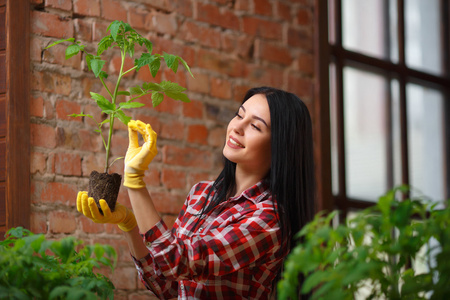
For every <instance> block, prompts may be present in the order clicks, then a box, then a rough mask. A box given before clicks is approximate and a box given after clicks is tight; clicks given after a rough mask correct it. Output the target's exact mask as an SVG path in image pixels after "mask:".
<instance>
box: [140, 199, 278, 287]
mask: <svg viewBox="0 0 450 300" xmlns="http://www.w3.org/2000/svg"><path fill="white" fill-rule="evenodd" d="M247 201H249V200H247ZM249 202H251V201H249ZM144 242H145V243H146V246H147V248H148V250H149V255H150V257H151V259H146V260H144V261H142V260H141V270H142V271H141V274H143V275H145V274H147V273H149V272H150V270H153V271H151V272H153V273H155V274H160V275H161V276H162V278H164V279H165V280H169V281H178V280H184V279H187V280H197V281H201V280H206V279H208V277H211V276H214V277H216V276H223V275H227V274H230V273H232V272H234V271H236V270H238V269H240V268H244V267H251V266H252V265H255V264H258V263H260V262H261V261H264V260H267V261H269V260H270V258H271V257H273V255H274V254H275V252H277V251H278V250H279V249H280V245H281V243H280V242H281V231H280V228H279V225H278V221H277V217H276V212H275V211H274V208H273V204H272V203H271V202H270V203H269V202H263V203H258V204H255V203H253V202H251V204H249V205H247V206H246V208H245V209H243V210H242V211H241V212H239V213H236V214H235V215H234V217H232V218H230V219H229V220H226V221H225V222H223V223H218V225H217V227H215V228H209V229H208V230H207V231H206V232H201V231H200V232H198V233H194V234H192V235H191V236H190V237H189V238H183V239H181V238H178V237H177V235H176V234H175V232H174V231H173V230H172V231H170V230H168V229H167V226H166V225H165V224H164V222H163V221H160V222H159V223H158V224H156V225H155V226H154V227H153V228H152V229H150V230H149V231H148V232H147V233H145V234H144Z"/></svg>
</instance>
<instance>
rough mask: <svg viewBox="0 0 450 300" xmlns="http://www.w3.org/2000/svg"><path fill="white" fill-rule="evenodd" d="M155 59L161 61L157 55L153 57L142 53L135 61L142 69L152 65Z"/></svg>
mask: <svg viewBox="0 0 450 300" xmlns="http://www.w3.org/2000/svg"><path fill="white" fill-rule="evenodd" d="M155 59H159V57H158V56H156V55H151V54H150V53H142V55H141V57H139V59H137V60H135V63H134V64H135V65H136V66H137V67H138V68H142V67H143V66H146V65H149V64H151V63H152V62H153V61H154V60H155Z"/></svg>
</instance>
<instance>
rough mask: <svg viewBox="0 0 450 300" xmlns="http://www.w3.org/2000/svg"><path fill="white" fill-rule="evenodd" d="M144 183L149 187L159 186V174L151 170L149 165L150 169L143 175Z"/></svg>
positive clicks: (157, 171)
mask: <svg viewBox="0 0 450 300" xmlns="http://www.w3.org/2000/svg"><path fill="white" fill-rule="evenodd" d="M144 181H145V183H146V184H147V185H149V186H160V185H161V173H160V171H159V170H157V169H153V168H152V167H151V165H150V169H149V170H147V172H146V173H145V178H144Z"/></svg>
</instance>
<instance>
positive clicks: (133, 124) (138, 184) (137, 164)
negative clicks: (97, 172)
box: [123, 120, 158, 189]
mask: <svg viewBox="0 0 450 300" xmlns="http://www.w3.org/2000/svg"><path fill="white" fill-rule="evenodd" d="M138 133H140V134H141V135H142V137H143V139H144V144H143V145H142V146H139V139H138ZM128 137H129V140H130V142H129V145H128V150H127V153H126V155H125V176H124V183H123V185H124V186H126V187H129V188H133V189H139V188H144V187H145V182H144V180H143V178H144V173H145V170H147V169H148V165H149V164H150V162H151V161H152V160H153V158H154V157H155V156H156V154H157V153H158V150H157V149H156V139H157V135H156V132H155V131H153V129H152V127H151V126H150V124H145V123H144V122H141V121H139V120H137V121H134V120H131V121H130V122H128Z"/></svg>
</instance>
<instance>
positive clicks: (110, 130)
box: [105, 50, 125, 173]
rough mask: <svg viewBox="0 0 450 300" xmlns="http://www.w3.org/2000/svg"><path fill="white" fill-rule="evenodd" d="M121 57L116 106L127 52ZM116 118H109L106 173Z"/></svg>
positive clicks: (114, 94)
mask: <svg viewBox="0 0 450 300" xmlns="http://www.w3.org/2000/svg"><path fill="white" fill-rule="evenodd" d="M120 55H121V57H122V62H121V64H120V72H119V76H118V78H117V82H116V87H115V89H114V93H113V95H112V97H111V101H112V103H113V104H114V105H115V104H116V99H117V92H118V91H119V85H120V80H121V79H122V76H123V66H124V64H125V51H124V50H121V51H120ZM114 118H115V114H114V113H112V114H111V116H110V118H109V132H108V145H107V146H106V162H105V173H108V169H109V163H108V162H109V156H110V154H111V139H112V133H113V129H114Z"/></svg>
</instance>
